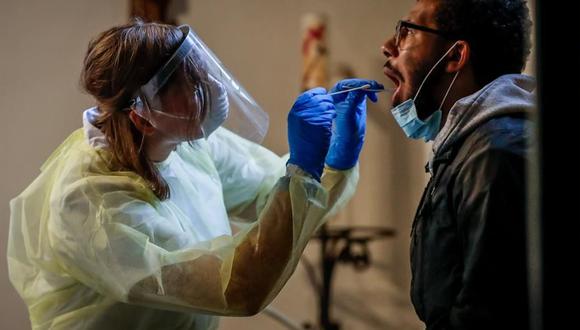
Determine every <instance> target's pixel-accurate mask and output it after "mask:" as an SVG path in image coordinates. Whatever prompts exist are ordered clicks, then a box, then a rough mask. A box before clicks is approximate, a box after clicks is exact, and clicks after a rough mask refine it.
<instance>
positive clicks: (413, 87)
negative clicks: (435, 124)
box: [383, 0, 444, 118]
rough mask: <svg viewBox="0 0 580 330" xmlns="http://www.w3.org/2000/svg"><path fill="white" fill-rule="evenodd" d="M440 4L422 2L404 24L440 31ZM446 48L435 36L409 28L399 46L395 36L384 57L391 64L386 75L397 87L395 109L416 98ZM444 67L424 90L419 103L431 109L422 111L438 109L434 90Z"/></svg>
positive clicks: (400, 34) (425, 115) (403, 34)
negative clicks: (437, 16) (438, 21)
mask: <svg viewBox="0 0 580 330" xmlns="http://www.w3.org/2000/svg"><path fill="white" fill-rule="evenodd" d="M437 2H438V1H436V0H418V1H417V2H416V3H415V5H414V6H413V8H412V9H411V11H410V12H409V15H408V16H407V17H406V18H404V19H403V21H408V22H410V23H413V24H416V25H421V26H425V27H429V28H432V29H437V28H438V27H437V25H436V23H435V13H436V9H437V7H436V6H437ZM443 44H444V40H443V41H442V38H441V37H440V36H438V35H436V34H434V33H430V32H426V31H421V30H416V29H412V28H406V27H403V28H401V29H400V33H399V38H398V44H397V40H396V36H395V35H393V36H392V37H391V38H390V39H388V40H387V41H386V42H385V44H384V45H383V54H384V55H385V57H386V58H387V61H386V63H385V66H384V74H385V75H386V76H387V77H389V78H390V79H391V80H392V81H393V83H394V84H395V87H396V89H395V92H394V93H393V96H392V99H391V102H392V105H393V107H395V106H397V105H399V104H401V103H402V102H404V101H406V100H408V99H410V98H413V97H414V96H415V94H416V93H417V90H418V89H419V86H420V84H421V82H422V81H423V79H424V78H425V76H426V75H427V73H428V72H429V70H430V69H431V67H432V66H433V65H434V64H435V63H436V61H437V60H438V59H439V58H440V57H441V56H442V55H443V52H444V49H443ZM442 64H444V63H441V65H439V66H438V68H436V70H435V71H434V72H433V73H432V74H431V75H430V76H429V79H428V80H427V82H426V84H425V86H423V89H422V90H421V93H420V99H418V100H417V101H418V102H419V103H426V105H427V107H420V108H418V111H420V109H423V110H425V109H428V108H432V107H433V106H437V105H434V104H432V103H434V102H435V100H433V99H432V94H433V86H434V85H435V84H436V83H437V82H438V81H439V80H440V79H439V78H440V76H441V67H443V65H442ZM428 115H429V114H428V113H419V117H421V118H425V117H427V116H428Z"/></svg>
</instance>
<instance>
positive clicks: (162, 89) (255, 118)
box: [131, 25, 269, 143]
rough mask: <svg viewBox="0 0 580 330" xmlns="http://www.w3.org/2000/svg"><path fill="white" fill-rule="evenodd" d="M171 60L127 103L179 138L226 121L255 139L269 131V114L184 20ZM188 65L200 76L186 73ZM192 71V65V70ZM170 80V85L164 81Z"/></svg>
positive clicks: (205, 134) (207, 132)
mask: <svg viewBox="0 0 580 330" xmlns="http://www.w3.org/2000/svg"><path fill="white" fill-rule="evenodd" d="M179 30H180V31H181V32H182V33H183V35H185V36H186V37H185V38H184V39H183V41H182V42H181V44H180V45H179V47H178V48H177V50H176V51H175V52H174V53H173V54H172V55H171V57H170V58H169V60H168V61H167V62H166V63H165V64H164V65H163V66H162V67H161V68H160V69H159V70H158V71H157V72H156V73H155V75H154V76H153V77H152V78H151V79H150V80H149V81H148V82H147V83H146V84H145V85H143V86H141V87H140V88H139V90H138V91H137V93H136V95H135V97H134V99H133V102H132V106H131V109H133V110H134V111H136V113H137V114H138V115H139V116H141V117H142V118H144V119H146V120H147V121H149V122H150V123H151V125H152V126H153V127H155V128H156V129H157V130H159V131H161V132H162V133H164V134H166V135H171V136H179V137H180V139H182V140H192V139H197V138H201V137H206V138H207V137H208V136H209V135H210V134H211V133H212V132H213V131H214V130H216V129H217V128H218V127H219V126H222V125H223V126H224V127H226V128H228V129H229V130H231V131H232V132H234V133H236V134H237V135H239V136H241V137H244V138H246V139H248V140H251V141H253V142H256V143H261V142H262V140H263V139H264V136H265V135H266V133H267V132H268V124H269V120H268V115H267V114H266V113H265V112H264V111H263V110H262V108H261V107H260V106H259V105H258V104H257V103H256V101H254V99H253V98H252V97H251V95H250V94H249V93H248V92H247V91H246V90H245V89H244V88H243V87H242V85H240V83H239V82H238V81H237V80H236V79H235V77H234V76H233V75H232V74H231V73H230V72H229V71H228V70H227V69H226V68H225V67H224V65H223V64H222V63H221V62H220V60H219V59H218V58H217V56H216V55H215V54H214V53H213V52H212V51H211V50H210V49H209V48H208V47H207V46H206V45H205V44H204V43H203V41H202V40H201V39H200V38H199V37H198V36H197V35H196V34H195V33H194V32H193V30H192V29H191V28H190V27H189V26H187V25H182V26H180V27H179ZM187 66H189V67H190V68H191V67H193V68H195V71H196V72H198V73H199V77H187V76H184V74H183V73H184V72H187V71H188V70H181V69H180V70H178V69H179V68H184V67H187ZM190 71H191V70H190ZM169 81H172V84H171V86H167V84H168V82H169Z"/></svg>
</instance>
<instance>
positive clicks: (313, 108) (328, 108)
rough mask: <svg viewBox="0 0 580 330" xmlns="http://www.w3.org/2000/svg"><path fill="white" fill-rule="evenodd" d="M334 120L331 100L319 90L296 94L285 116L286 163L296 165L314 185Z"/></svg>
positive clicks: (318, 175) (321, 168)
mask: <svg viewBox="0 0 580 330" xmlns="http://www.w3.org/2000/svg"><path fill="white" fill-rule="evenodd" d="M334 117H336V111H335V108H334V104H333V103H332V97H331V96H328V95H326V90H325V89H324V88H321V87H318V88H314V89H311V90H308V91H306V92H304V93H302V94H300V96H298V98H297V99H296V102H295V103H294V105H293V106H292V109H291V110H290V113H289V114H288V144H289V145H290V159H289V160H288V163H289V164H294V165H297V166H298V167H300V168H301V169H302V170H304V171H306V172H307V173H309V174H310V175H312V176H313V177H314V178H315V179H316V180H318V181H320V176H321V175H322V170H323V168H324V158H325V157H326V154H327V152H328V147H329V145H330V136H331V135H332V132H331V131H332V120H333V119H334Z"/></svg>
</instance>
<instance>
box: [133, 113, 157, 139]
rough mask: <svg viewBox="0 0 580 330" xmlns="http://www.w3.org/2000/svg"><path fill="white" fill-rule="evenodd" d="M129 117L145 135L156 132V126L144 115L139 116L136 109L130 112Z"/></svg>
mask: <svg viewBox="0 0 580 330" xmlns="http://www.w3.org/2000/svg"><path fill="white" fill-rule="evenodd" d="M129 119H131V121H132V122H133V124H134V125H135V127H137V129H138V130H139V131H140V132H141V133H142V134H143V135H151V134H153V133H154V132H155V127H153V125H151V123H150V122H148V121H147V120H145V119H143V117H141V116H139V115H138V114H137V113H136V112H135V110H131V111H130V112H129Z"/></svg>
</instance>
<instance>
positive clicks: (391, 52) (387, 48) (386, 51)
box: [381, 36, 399, 58]
mask: <svg viewBox="0 0 580 330" xmlns="http://www.w3.org/2000/svg"><path fill="white" fill-rule="evenodd" d="M381 51H382V52H383V55H385V56H386V57H387V58H390V57H393V56H395V57H396V56H397V55H398V53H399V52H398V50H397V46H396V45H395V37H394V36H393V37H391V38H389V39H387V41H385V43H384V44H383V45H382V46H381Z"/></svg>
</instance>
